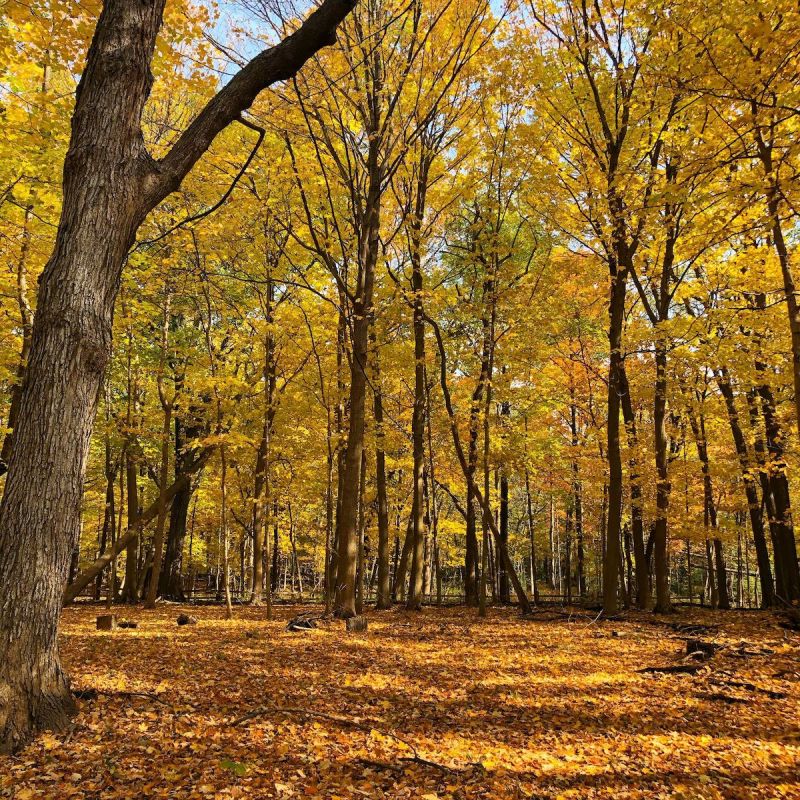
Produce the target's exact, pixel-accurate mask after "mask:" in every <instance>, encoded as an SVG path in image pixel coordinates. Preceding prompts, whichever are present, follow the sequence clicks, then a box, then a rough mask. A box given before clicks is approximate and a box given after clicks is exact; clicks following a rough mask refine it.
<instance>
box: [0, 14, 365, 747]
mask: <svg viewBox="0 0 800 800" xmlns="http://www.w3.org/2000/svg"><path fill="white" fill-rule="evenodd" d="M355 2H356V0H324V2H322V4H321V5H320V6H319V7H318V8H317V9H316V10H315V11H314V12H313V13H312V14H310V15H309V16H308V17H307V18H306V20H305V21H304V22H303V24H302V25H301V26H300V27H299V28H298V29H297V30H296V31H295V32H294V33H293V34H291V35H290V36H288V37H287V38H285V39H284V40H283V41H282V42H280V43H279V44H277V45H275V46H274V47H271V48H268V49H266V50H264V51H262V52H261V53H260V54H259V55H257V56H256V57H255V58H253V59H252V60H251V61H250V62H249V63H248V64H246V65H245V66H244V67H243V68H242V69H241V70H240V71H239V72H238V73H237V74H236V75H235V76H234V77H233V78H232V79H231V80H230V81H229V82H228V83H227V84H226V85H225V86H224V87H223V88H221V89H220V91H219V92H217V94H216V95H215V96H214V97H213V98H212V99H211V100H210V101H209V102H208V103H207V104H206V105H205V107H204V108H203V109H202V111H201V112H200V113H199V114H198V115H197V117H196V118H195V119H194V121H193V122H192V123H191V124H190V125H189V127H188V128H187V129H186V131H185V132H184V133H183V134H182V135H181V136H180V137H179V138H178V139H177V141H176V142H175V145H174V146H173V147H172V149H171V150H170V151H169V152H168V153H167V155H166V156H164V157H163V158H162V159H160V160H156V159H154V158H153V157H152V156H151V155H150V153H149V152H148V150H147V147H146V146H145V142H144V137H143V134H142V110H143V108H144V105H145V103H146V101H147V97H148V94H149V92H150V87H151V84H152V81H153V77H152V74H151V71H150V70H151V62H152V59H153V51H154V48H155V43H156V37H157V36H158V32H159V30H160V28H161V25H162V18H163V12H164V6H165V4H166V0H105V3H104V6H103V11H102V13H101V14H100V16H99V18H98V20H97V26H96V29H95V33H94V37H93V39H92V43H91V45H90V47H89V52H88V56H87V60H86V66H85V69H84V71H83V75H82V77H81V80H80V84H79V86H78V90H77V93H76V101H75V111H74V114H73V118H72V136H71V139H70V145H69V150H68V152H67V156H66V160H65V162H64V175H63V209H62V212H61V220H60V222H59V226H58V232H57V236H56V242H55V248H54V250H53V254H52V255H51V257H50V260H49V261H48V263H47V265H46V267H45V269H44V272H43V274H42V277H41V281H40V285H39V296H38V303H37V311H36V319H35V324H34V330H33V338H32V343H31V349H30V355H29V359H28V368H27V375H26V380H25V385H24V388H23V392H22V397H21V403H20V409H19V415H18V417H17V422H16V429H15V431H14V449H13V453H12V454H11V458H10V462H9V465H8V476H7V478H6V486H5V492H4V494H3V499H2V503H0V752H10V751H13V750H15V749H17V748H18V747H20V746H21V745H22V744H24V742H25V741H26V740H27V739H28V738H29V737H30V736H31V735H32V734H34V733H35V732H36V731H38V730H42V729H63V728H64V727H65V726H66V725H67V724H68V722H69V720H70V718H71V716H72V715H73V714H74V711H75V705H74V702H73V699H72V696H71V694H70V690H69V681H68V679H67V677H66V676H65V675H64V673H63V671H62V669H61V666H60V663H59V656H58V646H57V632H58V617H59V613H60V610H61V598H62V593H63V590H64V584H65V582H66V578H67V570H68V566H69V560H70V554H71V552H72V551H73V548H74V546H75V544H76V541H77V536H78V529H79V521H80V507H81V492H82V486H83V480H84V474H85V469H86V459H87V455H88V451H89V440H90V436H91V432H92V424H93V421H94V417H95V411H96V406H97V398H98V394H99V391H100V387H101V384H102V381H103V375H104V372H105V368H106V364H107V362H108V360H109V356H110V352H111V329H112V316H113V309H114V300H115V298H116V295H117V291H118V289H119V284H120V276H121V273H122V268H123V264H124V262H125V257H126V254H127V253H128V251H129V249H130V248H131V246H132V245H133V242H134V237H135V235H136V232H137V230H138V228H139V226H140V225H141V224H142V222H143V220H144V219H145V217H146V216H147V214H148V213H149V212H150V211H151V210H152V209H153V208H155V207H156V206H157V205H158V204H159V203H160V202H161V201H162V200H164V198H165V197H167V196H168V195H169V194H170V193H172V192H174V191H176V190H177V189H178V187H179V186H180V185H181V182H182V181H183V179H184V178H185V177H186V175H187V174H188V173H189V171H190V170H191V169H192V167H193V166H194V164H195V163H197V161H198V159H200V157H201V156H202V155H203V153H205V151H206V150H207V149H208V148H209V146H210V145H211V143H212V142H213V141H214V139H215V137H216V136H217V135H218V134H219V133H220V132H221V131H222V130H224V129H225V128H226V127H227V126H228V125H230V124H231V123H233V122H240V123H242V124H244V125H246V126H248V127H250V128H253V129H254V130H256V131H258V130H260V129H258V128H257V126H255V125H253V124H252V123H251V122H248V121H247V120H245V119H244V118H243V117H242V116H241V115H242V112H244V111H245V110H246V109H248V108H249V107H250V106H251V105H252V103H253V101H254V100H255V98H256V97H257V95H258V94H259V92H261V91H262V90H263V89H265V88H266V87H268V86H270V85H272V84H274V83H276V82H278V81H282V80H286V79H288V78H291V77H292V76H294V75H295V74H296V73H297V71H298V70H299V69H300V68H301V67H302V65H303V64H304V63H305V62H306V61H307V60H308V59H309V58H311V57H312V56H313V55H314V54H315V53H317V52H318V51H319V50H320V49H321V48H323V47H325V46H327V45H330V44H332V43H333V42H334V41H335V37H336V29H337V27H338V25H339V23H340V22H341V21H342V20H343V19H344V18H345V17H346V16H347V14H348V13H349V12H350V11H351V10H352V8H353V6H354V5H355Z"/></svg>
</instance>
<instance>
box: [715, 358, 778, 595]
mask: <svg viewBox="0 0 800 800" xmlns="http://www.w3.org/2000/svg"><path fill="white" fill-rule="evenodd" d="M717 386H718V387H719V390H720V394H722V396H723V398H724V400H725V407H726V409H727V412H728V422H729V424H730V427H731V433H732V435H733V442H734V445H735V447H736V454H737V456H738V457H739V465H740V467H741V470H742V483H743V484H744V490H745V496H746V498H747V509H748V513H749V515H750V527H751V529H752V531H753V543H754V544H755V548H756V559H757V562H758V577H759V582H760V584H761V606H762V608H770V607H771V606H772V605H773V603H774V597H773V593H774V585H773V582H772V567H771V566H770V561H769V549H768V548H767V539H766V536H765V534H764V516H763V514H762V513H761V502H760V500H759V497H758V488H757V487H756V483H755V480H754V479H753V466H754V465H753V463H752V459H751V456H750V449H749V447H748V445H747V439H746V438H745V435H744V432H743V431H742V426H741V423H740V421H739V413H738V411H737V409H736V400H735V398H734V394H733V387H732V386H731V382H730V376H729V374H728V370H727V368H725V367H723V368H722V369H720V370H718V372H717Z"/></svg>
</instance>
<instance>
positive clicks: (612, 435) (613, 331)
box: [603, 267, 628, 615]
mask: <svg viewBox="0 0 800 800" xmlns="http://www.w3.org/2000/svg"><path fill="white" fill-rule="evenodd" d="M627 275H628V272H627V270H626V269H622V268H620V267H617V269H616V270H614V271H613V272H612V277H611V293H610V302H609V327H608V343H609V350H610V358H609V367H608V425H607V458H608V523H607V527H606V552H605V557H604V559H603V611H604V612H605V613H606V614H607V615H609V614H616V613H617V611H619V575H618V572H619V559H620V533H621V531H622V453H621V449H620V440H619V412H620V397H621V395H622V393H626V391H627V386H626V383H627V382H625V384H623V378H622V372H623V369H624V362H623V353H622V328H623V324H624V315H625V294H626V292H625V289H626V286H625V283H626V280H627Z"/></svg>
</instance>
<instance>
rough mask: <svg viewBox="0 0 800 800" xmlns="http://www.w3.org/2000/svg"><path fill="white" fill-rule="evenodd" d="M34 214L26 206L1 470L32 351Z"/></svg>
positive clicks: (11, 444) (11, 442)
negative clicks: (17, 343)
mask: <svg viewBox="0 0 800 800" xmlns="http://www.w3.org/2000/svg"><path fill="white" fill-rule="evenodd" d="M32 218H33V208H32V207H31V206H27V207H26V208H25V218H24V221H23V223H22V246H21V248H20V254H19V261H18V262H17V305H18V306H19V314H20V322H21V324H22V347H21V348H20V353H19V362H18V363H17V375H16V380H15V382H14V386H13V387H12V389H11V406H10V407H9V410H8V422H7V424H6V427H7V428H8V433H6V435H5V438H4V439H3V449H2V453H0V466H2V471H0V474H2V472H5V470H6V469H7V467H8V462H9V461H10V460H11V451H12V449H13V447H14V428H15V427H16V425H17V418H18V417H19V406H20V402H21V401H22V385H23V383H24V380H25V370H26V366H27V363H28V355H29V354H30V351H31V337H32V335H33V310H32V309H31V303H30V299H29V297H28V256H29V254H30V249H31V220H32Z"/></svg>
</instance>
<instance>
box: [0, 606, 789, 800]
mask: <svg viewBox="0 0 800 800" xmlns="http://www.w3.org/2000/svg"><path fill="white" fill-rule="evenodd" d="M182 610H184V609H182V608H181V607H179V606H175V605H165V606H160V607H159V608H158V609H157V610H156V611H144V610H142V609H130V610H129V609H123V610H121V611H118V612H117V613H118V615H120V616H121V617H123V618H128V619H134V620H137V621H138V622H139V628H138V629H137V630H118V631H115V632H113V633H101V632H98V631H96V630H95V627H94V620H95V616H96V615H97V613H98V609H97V608H74V609H68V610H67V611H66V612H65V614H64V619H63V625H62V650H63V658H64V662H65V664H66V665H67V667H68V669H69V670H70V673H71V675H72V678H73V684H74V687H75V688H76V689H77V690H88V689H94V690H96V691H97V693H98V694H97V696H96V697H94V698H86V699H83V700H81V713H80V715H79V717H78V718H77V720H76V727H75V729H74V730H73V731H72V733H71V734H69V735H58V736H54V735H44V736H42V737H40V738H39V739H38V740H37V741H36V742H35V743H34V744H32V745H31V746H29V747H28V748H27V749H26V750H24V751H23V752H22V753H21V754H20V755H19V756H18V757H16V758H14V759H9V760H6V761H5V762H0V797H14V798H18V799H19V800H25V799H26V798H55V797H58V798H123V797H126V798H127V797H145V798H161V797H163V798H166V797H173V798H217V797H219V798H237V797H240V798H250V797H256V798H261V797H264V798H295V797H297V798H325V799H326V800H327V798H337V797H339V798H381V797H386V798H415V799H416V798H420V799H422V798H424V800H433V798H453V799H454V800H456V799H458V800H467V798H470V800H471V799H472V798H476V799H477V798H520V799H521V798H585V797H586V798H594V797H597V798H600V797H619V798H623V797H624V798H643V799H644V798H648V800H649V798H675V800H677V799H678V798H687V800H688V799H689V798H753V799H754V800H755V798H758V800H761V799H762V798H773V797H774V798H778V797H800V778H799V777H798V775H799V774H800V728H798V711H800V705H799V704H798V701H797V688H798V681H800V661H799V659H798V656H800V635H798V634H796V633H794V634H792V633H788V632H784V631H783V630H782V629H780V628H778V627H777V626H776V625H774V624H772V623H771V622H770V623H769V624H767V623H766V619H767V618H765V617H762V616H760V615H759V616H756V615H754V614H749V615H748V614H746V613H742V614H735V613H729V614H710V613H708V614H706V615H704V616H703V617H702V621H704V622H708V623H709V624H712V625H721V627H720V628H718V629H714V630H713V631H712V632H710V633H708V634H707V635H706V638H708V639H713V640H714V641H717V642H719V643H721V644H723V645H725V648H724V649H723V650H722V652H721V653H720V654H718V655H717V656H715V657H714V658H713V659H712V660H711V661H710V662H709V663H708V664H707V665H704V666H703V667H702V669H701V670H700V671H699V672H698V673H697V674H694V675H682V674H656V675H652V674H642V673H639V672H637V670H638V669H640V668H642V667H645V666H652V665H657V666H660V665H666V664H671V663H674V662H676V661H678V660H679V659H680V658H682V656H683V653H684V651H685V643H684V641H683V640H682V639H681V637H680V635H679V634H677V633H675V632H673V631H672V630H670V629H669V628H668V627H666V626H665V625H662V624H654V622H655V621H654V620H653V618H652V617H647V616H638V617H632V618H631V619H630V620H628V621H621V622H603V623H600V622H598V623H596V624H592V623H591V620H586V619H582V618H581V619H579V620H578V621H572V622H570V621H568V620H567V619H566V618H563V619H560V620H556V621H536V620H534V621H524V620H520V619H519V617H518V616H517V615H516V614H515V613H514V612H513V611H510V610H502V611H500V610H494V611H491V612H490V616H489V619H488V620H487V621H480V620H478V619H477V617H476V616H475V614H474V612H471V611H467V610H465V609H457V610H453V609H444V610H436V609H427V610H426V611H425V612H423V613H422V614H416V615H408V614H406V613H405V612H402V611H392V612H386V613H380V614H378V613H370V614H369V631H368V632H367V633H366V634H355V635H348V634H346V633H345V632H344V630H343V628H344V625H343V623H339V622H332V623H329V624H327V625H326V626H325V627H324V628H321V629H319V630H315V631H310V632H305V633H289V632H287V631H285V629H284V627H285V623H286V620H287V619H289V618H290V617H291V616H293V614H295V613H297V611H299V610H308V607H305V608H303V609H298V608H297V607H294V608H288V607H280V608H278V609H276V619H275V620H273V621H271V622H267V621H266V620H265V611H264V610H263V609H251V608H241V609H236V612H235V613H236V619H235V620H233V621H232V622H227V621H225V620H224V619H222V617H223V610H222V609H219V608H214V607H193V608H192V609H191V611H190V613H192V614H193V615H194V616H196V617H197V618H198V619H199V624H198V625H196V626H187V627H182V628H181V627H177V625H176V624H175V618H176V617H177V615H178V614H179V613H180V612H181V611H182ZM100 613H102V612H100ZM546 619H547V618H546ZM693 619H701V617H700V615H699V614H697V613H695V614H694V615H693ZM742 641H745V642H747V643H748V646H749V647H748V648H745V651H746V652H755V651H758V654H757V655H739V654H738V651H739V649H740V648H739V645H740V643H741V642H742ZM720 681H722V684H720ZM725 681H727V683H725ZM737 683H738V684H746V685H745V686H742V685H739V686H737V685H736V684H737ZM778 695H780V696H778ZM259 708H260V709H261V711H260V712H259V713H257V714H255V715H253V716H252V718H251V719H248V720H245V721H242V722H240V723H239V724H238V725H233V724H232V723H234V722H235V721H237V720H239V718H241V717H243V716H244V715H247V714H248V713H250V712H254V711H257V710H258V709H259ZM281 709H283V710H281Z"/></svg>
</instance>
